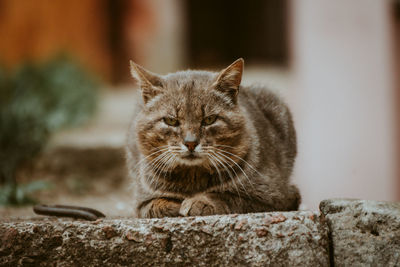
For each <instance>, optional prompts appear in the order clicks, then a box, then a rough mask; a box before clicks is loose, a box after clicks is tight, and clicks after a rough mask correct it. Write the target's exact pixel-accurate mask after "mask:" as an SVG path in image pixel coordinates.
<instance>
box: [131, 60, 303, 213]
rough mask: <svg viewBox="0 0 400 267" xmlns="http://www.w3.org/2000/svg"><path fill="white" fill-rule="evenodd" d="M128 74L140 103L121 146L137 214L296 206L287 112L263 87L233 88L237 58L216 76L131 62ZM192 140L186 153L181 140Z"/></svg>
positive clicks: (292, 144)
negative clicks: (192, 146)
mask: <svg viewBox="0 0 400 267" xmlns="http://www.w3.org/2000/svg"><path fill="white" fill-rule="evenodd" d="M131 72H132V75H133V77H134V78H135V79H136V80H137V81H138V82H139V84H140V87H141V92H142V100H143V101H141V104H139V105H138V106H137V112H135V117H134V119H133V122H132V126H131V127H130V130H129V132H128V145H127V148H126V152H127V165H128V169H129V172H130V175H131V176H132V178H133V181H134V205H135V208H136V214H135V215H136V216H137V217H147V218H152V217H164V216H192V215H212V214H226V213H247V212H262V211H276V210H281V211H288V210H296V209H297V208H298V206H299V203H300V194H299V191H298V189H297V187H295V186H294V185H291V184H290V183H289V177H290V175H291V173H292V169H293V164H294V160H295V156H296V135H295V130H294V127H293V122H292V118H291V114H290V112H289V110H288V107H287V106H286V105H285V104H284V103H283V102H282V101H281V100H280V99H279V98H278V97H277V96H276V95H274V94H273V93H272V92H270V91H268V90H267V89H266V88H264V87H259V86H258V87H257V86H251V87H246V86H242V85H240V84H241V78H242V72H243V60H242V59H239V60H237V61H235V62H234V63H233V64H231V65H230V66H229V67H227V68H226V69H224V70H222V71H221V72H220V73H214V72H208V71H192V70H188V71H181V72H177V73H172V74H168V75H165V76H161V75H156V74H154V73H151V72H149V71H147V70H145V69H143V68H142V67H140V66H139V65H136V64H135V63H133V62H131ZM212 116H216V117H215V118H216V119H215V121H213V119H212ZM165 118H172V119H173V121H172V122H173V123H175V122H177V125H169V124H168V123H167V122H168V121H166V120H165ZM210 118H211V119H210ZM207 121H211V123H210V124H208V123H207ZM189 139H190V140H189ZM193 140H195V142H196V144H197V146H196V148H195V150H194V151H193V152H190V150H189V147H190V146H188V145H185V142H189V141H193ZM186 144H188V143H186Z"/></svg>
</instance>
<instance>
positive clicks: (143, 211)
mask: <svg viewBox="0 0 400 267" xmlns="http://www.w3.org/2000/svg"><path fill="white" fill-rule="evenodd" d="M180 208H181V201H180V200H177V199H171V198H155V199H152V200H150V201H147V202H144V203H142V204H141V205H140V206H139V208H138V209H139V210H138V213H139V217H140V218H162V217H178V216H180V214H179V210H180Z"/></svg>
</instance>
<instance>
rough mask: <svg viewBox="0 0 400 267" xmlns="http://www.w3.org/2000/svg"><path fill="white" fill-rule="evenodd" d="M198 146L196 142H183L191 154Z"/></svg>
mask: <svg viewBox="0 0 400 267" xmlns="http://www.w3.org/2000/svg"><path fill="white" fill-rule="evenodd" d="M198 144H199V143H198V142H196V141H194V142H185V146H186V147H187V148H188V149H189V151H190V152H193V151H194V149H195V148H196V146H197V145H198Z"/></svg>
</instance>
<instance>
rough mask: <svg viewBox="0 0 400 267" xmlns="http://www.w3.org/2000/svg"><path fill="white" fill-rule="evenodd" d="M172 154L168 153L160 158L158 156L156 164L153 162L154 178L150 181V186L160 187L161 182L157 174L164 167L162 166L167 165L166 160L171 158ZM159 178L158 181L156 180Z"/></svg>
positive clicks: (151, 167)
mask: <svg viewBox="0 0 400 267" xmlns="http://www.w3.org/2000/svg"><path fill="white" fill-rule="evenodd" d="M170 156H171V154H170V153H169V152H168V151H165V152H163V153H162V154H161V155H160V156H158V159H157V160H156V161H154V162H151V166H149V167H150V169H152V173H153V175H152V177H151V179H150V184H151V185H153V184H154V183H155V185H156V187H158V182H159V177H158V176H157V173H158V171H159V169H160V168H161V167H162V165H163V164H164V163H165V159H166V158H169V157H170ZM155 178H157V180H156V179H155Z"/></svg>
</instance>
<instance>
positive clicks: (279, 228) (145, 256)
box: [0, 211, 329, 266]
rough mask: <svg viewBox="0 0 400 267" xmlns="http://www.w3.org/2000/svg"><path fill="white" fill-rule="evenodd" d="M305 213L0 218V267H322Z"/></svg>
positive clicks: (314, 229)
mask: <svg viewBox="0 0 400 267" xmlns="http://www.w3.org/2000/svg"><path fill="white" fill-rule="evenodd" d="M328 247H329V245H328V232H327V228H326V226H325V224H321V223H320V221H319V216H318V215H317V214H315V213H312V212H307V211H300V212H284V213H257V214H246V215H225V216H208V217H187V218H168V219H166V218H164V219H131V220H128V219H111V220H108V219H107V220H99V221H95V222H87V221H77V220H70V219H53V218H39V217H36V218H31V219H29V220H26V219H25V220H13V221H7V220H5V219H0V265H1V266H3V265H4V266H16V265H35V266H36V265H44V266H48V265H52V266H53V265H57V266H104V265H112V266H123V265H138V266H148V265H155V266H160V265H161V266H165V265H167V266H183V265H185V266H187V265H197V266H227V265H231V266H265V265H274V266H282V265H283V266H306V265H307V266H328V265H329V256H328V255H329V253H328Z"/></svg>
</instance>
